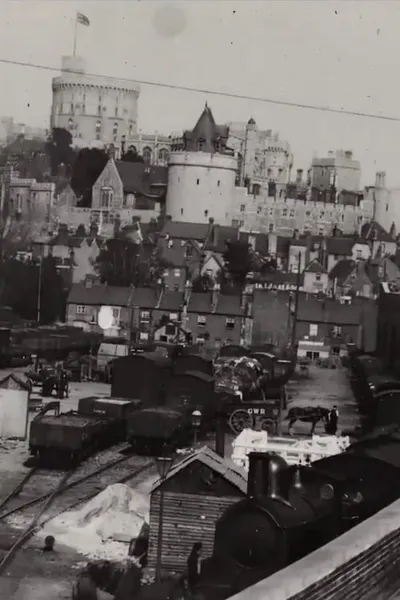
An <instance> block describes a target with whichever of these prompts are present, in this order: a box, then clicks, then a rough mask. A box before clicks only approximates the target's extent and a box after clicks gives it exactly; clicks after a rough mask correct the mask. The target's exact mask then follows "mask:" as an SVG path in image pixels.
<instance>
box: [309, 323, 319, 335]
mask: <svg viewBox="0 0 400 600" xmlns="http://www.w3.org/2000/svg"><path fill="white" fill-rule="evenodd" d="M308 333H309V335H318V325H314V324H313V323H310V327H309V331H308Z"/></svg>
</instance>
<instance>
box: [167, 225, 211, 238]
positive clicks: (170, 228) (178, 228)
mask: <svg viewBox="0 0 400 600" xmlns="http://www.w3.org/2000/svg"><path fill="white" fill-rule="evenodd" d="M209 228H210V225H209V224H207V223H185V222H183V221H181V222H179V223H176V222H174V221H168V223H166V224H165V225H164V227H163V228H162V230H161V234H160V235H161V236H164V237H165V236H166V235H169V237H170V238H177V239H181V240H196V241H199V242H204V240H205V239H206V237H207V234H208V231H209Z"/></svg>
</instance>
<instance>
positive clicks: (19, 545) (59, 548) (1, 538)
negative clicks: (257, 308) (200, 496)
mask: <svg viewBox="0 0 400 600" xmlns="http://www.w3.org/2000/svg"><path fill="white" fill-rule="evenodd" d="M6 374H7V373H6V372H5V373H4V375H6ZM287 388H288V409H290V408H291V407H292V406H299V407H301V406H310V405H315V406H322V407H326V408H330V407H331V406H333V405H334V404H336V405H338V407H339V414H340V417H339V430H341V429H352V428H354V427H355V426H356V425H357V424H358V422H357V412H356V407H355V403H354V401H353V399H352V394H351V391H350V388H349V384H348V377H347V371H346V370H345V369H341V368H340V369H335V370H331V369H323V368H318V367H313V368H311V370H310V374H309V376H308V377H304V378H303V377H298V376H295V377H294V378H293V380H292V381H290V382H289V383H288V385H287ZM109 394H110V388H109V386H108V385H105V384H100V383H72V384H71V387H70V396H69V398H68V399H64V400H62V401H61V411H62V412H66V411H68V410H71V409H76V408H77V404H78V400H79V398H81V397H83V396H90V395H97V396H104V397H106V396H108V395H109ZM33 414H34V413H33ZM309 427H310V425H309V424H305V423H300V422H298V423H296V424H295V427H294V433H295V434H297V435H302V434H305V435H309ZM320 428H322V425H321V424H319V425H318V426H317V429H316V433H317V434H318V433H320V431H321V430H322V429H320ZM282 432H283V434H286V433H287V422H284V423H283V428H282ZM231 442H232V436H230V435H227V436H226V439H225V445H226V455H228V456H230V454H231ZM204 443H207V444H209V445H210V446H213V444H214V442H213V440H212V437H211V436H210V437H209V438H208V439H207V440H206V441H204V440H200V441H199V442H198V445H199V446H200V445H203V444H204ZM126 447H127V446H126V444H125V443H122V444H120V445H118V446H115V447H113V448H111V449H108V450H103V451H101V452H99V453H97V454H96V455H94V456H93V457H91V458H89V459H88V460H86V461H85V462H84V463H83V464H81V465H80V466H79V467H77V468H76V470H74V471H73V472H67V471H61V470H58V471H46V470H44V469H35V468H32V467H27V466H25V465H24V463H25V462H26V460H27V459H28V457H29V452H28V444H27V442H14V441H3V442H1V443H0V476H1V481H2V485H1V491H0V596H1V597H2V598H3V597H4V598H9V599H10V600H28V599H29V600H36V599H38V600H39V598H40V599H42V598H45V597H48V598H49V599H50V598H52V599H54V600H61V599H64V598H65V599H66V598H70V597H71V585H72V582H73V580H74V572H76V571H74V569H77V568H79V567H80V566H81V565H82V563H85V562H87V561H88V559H90V558H92V559H93V558H109V559H111V560H113V559H118V558H121V557H123V556H127V554H128V547H129V532H128V536H127V538H126V539H124V540H123V541H120V539H118V541H116V540H115V539H114V540H112V541H109V540H108V541H107V539H105V538H107V535H108V536H110V534H109V533H108V534H107V535H106V536H105V538H104V536H103V538H102V537H101V535H99V534H98V532H99V531H100V529H101V528H100V525H99V519H97V522H96V523H97V525H95V528H93V527H92V528H83V527H82V520H81V521H79V518H76V519H75V525H77V528H76V536H75V539H74V534H73V530H72V529H71V520H69V521H68V519H66V518H65V514H66V513H67V514H69V515H72V514H74V515H75V516H76V515H78V516H79V511H81V513H80V514H82V510H85V506H86V507H89V508H88V509H87V510H86V513H85V518H89V517H90V518H92V517H94V516H96V518H97V517H99V515H100V514H101V513H102V510H101V507H99V506H97V507H96V506H95V507H94V508H93V509H91V508H90V505H88V504H87V503H88V502H90V501H91V502H96V500H95V499H96V496H97V495H98V494H99V493H101V492H102V491H103V493H104V490H106V489H108V490H114V491H115V490H116V491H117V492H118V491H119V493H121V494H122V495H123V494H125V496H126V494H128V496H129V497H127V498H125V500H124V499H122V500H121V501H120V504H121V503H122V504H124V505H126V503H127V502H128V501H130V502H133V501H135V497H134V496H132V494H135V493H136V494H138V495H141V497H143V498H144V499H146V498H147V500H148V495H149V490H150V487H151V485H152V483H153V482H154V481H155V479H156V477H157V470H156V467H155V463H154V459H152V458H150V457H146V456H136V455H134V454H132V453H130V452H128V451H126ZM19 484H20V487H19V490H18V493H15V492H16V486H18V485H19ZM118 484H121V485H120V486H118ZM108 486H111V487H108ZM131 492H132V493H131ZM131 496H132V497H131ZM97 498H100V496H97ZM106 500H107V499H106ZM117 500H118V499H117ZM117 500H115V499H114V500H113V499H111V500H110V498H108V500H107V501H106V503H105V504H107V502H108V504H109V505H108V506H105V508H104V507H103V508H104V510H105V509H107V508H112V509H113V519H114V521H115V520H117V521H118V518H119V517H118V514H116V513H115V510H114V509H115V505H116V504H118V501H117ZM99 503H100V504H101V502H100V500H99V501H98V504H99ZM110 503H111V506H110ZM128 503H129V502H128ZM125 508H126V506H125ZM104 510H103V513H104ZM71 511H72V512H71ZM92 513H93V514H92ZM94 513H95V514H94ZM107 519H108V520H109V521H110V522H111V517H110V515H108V516H107V513H106V512H105V513H104V514H103V521H104V520H107ZM121 519H122V517H121ZM127 527H128V528H129V527H130V525H129V524H128V525H127V524H126V523H124V525H123V527H122V526H121V528H124V529H126V528H127ZM79 528H81V531H79ZM96 528H97V529H96ZM68 529H70V531H69V535H68ZM126 533H127V532H126V531H125V534H126ZM95 534H96V535H97V537H96V535H95ZM45 535H53V536H54V538H55V549H54V552H48V553H46V552H42V548H43V545H44V537H45ZM90 535H92V538H93V539H90V540H89V539H87V540H83V538H84V537H85V536H86V537H88V538H89V537H90ZM132 535H133V531H132ZM111 537H112V536H111ZM116 537H117V538H118V536H116ZM83 541H85V542H86V543H83Z"/></svg>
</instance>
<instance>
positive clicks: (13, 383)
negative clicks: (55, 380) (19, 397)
mask: <svg viewBox="0 0 400 600" xmlns="http://www.w3.org/2000/svg"><path fill="white" fill-rule="evenodd" d="M0 388H2V389H6V390H17V391H19V392H28V393H29V392H30V391H31V389H32V386H31V384H30V383H29V381H27V380H25V381H24V380H23V379H21V377H18V375H14V373H11V374H10V375H7V376H6V377H4V378H3V379H1V380H0Z"/></svg>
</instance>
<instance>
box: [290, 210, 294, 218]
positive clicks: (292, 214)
mask: <svg viewBox="0 0 400 600" xmlns="http://www.w3.org/2000/svg"><path fill="white" fill-rule="evenodd" d="M290 216H291V217H294V209H293V208H292V210H291V211H290Z"/></svg>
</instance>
